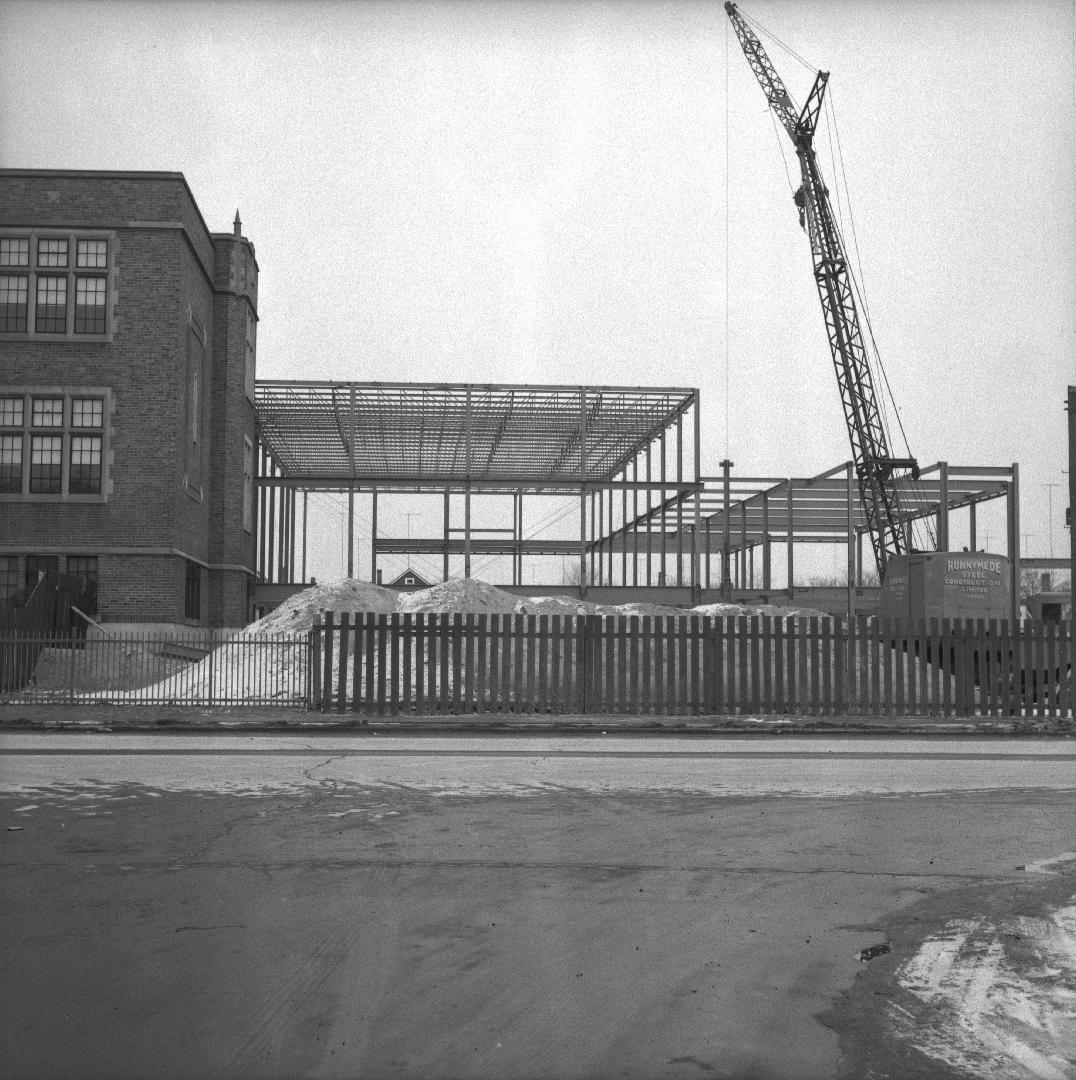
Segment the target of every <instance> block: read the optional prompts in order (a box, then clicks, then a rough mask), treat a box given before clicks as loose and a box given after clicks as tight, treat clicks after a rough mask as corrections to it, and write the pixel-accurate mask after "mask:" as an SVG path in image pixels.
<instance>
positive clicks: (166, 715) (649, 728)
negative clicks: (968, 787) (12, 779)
mask: <svg viewBox="0 0 1076 1080" xmlns="http://www.w3.org/2000/svg"><path fill="white" fill-rule="evenodd" d="M27 730H32V731H49V730H55V731H117V732H136V731H137V732H146V731H167V732H171V733H176V732H185V731H190V732H199V733H205V732H210V731H220V732H237V731H238V732H250V733H251V734H255V733H257V734H265V733H281V734H283V733H287V732H304V731H310V732H314V731H333V732H344V731H355V732H358V731H363V730H369V731H392V732H398V733H407V732H414V733H415V734H421V733H427V732H438V733H444V732H453V731H455V732H461V733H462V732H468V733H473V732H488V733H490V734H494V733H497V732H504V733H512V734H523V733H527V732H541V733H550V732H558V733H571V732H586V733H590V734H593V733H595V732H610V731H615V732H617V733H621V734H623V733H625V732H638V733H639V734H647V733H649V732H661V733H662V734H666V735H667V734H676V733H683V734H692V735H708V734H710V735H723V734H744V733H758V734H766V735H775V734H781V733H784V734H788V735H809V734H814V733H817V734H820V735H822V734H824V735H835V734H847V735H920V736H921V735H944V736H952V735H992V736H1015V737H1020V736H1031V735H1033V736H1043V735H1057V736H1062V737H1069V738H1071V737H1073V736H1076V723H1074V721H1073V718H1072V717H1071V716H1068V717H1041V716H1040V717H1026V718H1023V719H1019V718H1016V719H1014V718H1012V717H970V718H961V717H940V716H939V717H931V716H803V715H796V716H762V715H760V716H631V715H623V714H618V713H606V714H593V715H571V714H563V713H557V714H541V713H522V714H520V715H519V716H514V715H512V714H505V713H471V714H466V715H459V716H453V715H448V714H422V715H416V716H367V715H360V714H356V713H320V712H307V711H306V710H303V709H293V708H251V707H236V708H208V707H199V706H187V707H177V706H172V705H36V704H19V703H16V704H0V731H27Z"/></svg>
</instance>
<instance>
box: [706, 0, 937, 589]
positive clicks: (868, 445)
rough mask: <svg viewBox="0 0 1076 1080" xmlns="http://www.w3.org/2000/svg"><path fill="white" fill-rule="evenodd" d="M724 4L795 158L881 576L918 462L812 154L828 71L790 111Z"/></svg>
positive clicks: (743, 27) (761, 53)
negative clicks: (894, 411) (890, 409)
mask: <svg viewBox="0 0 1076 1080" xmlns="http://www.w3.org/2000/svg"><path fill="white" fill-rule="evenodd" d="M725 11H726V12H727V13H728V16H729V19H730V20H731V21H732V25H733V28H734V29H735V31H736V37H737V38H738V39H739V41H740V46H741V48H742V49H743V52H744V56H746V57H747V62H748V63H749V64H750V65H751V70H752V71H753V72H754V73H755V77H756V78H757V79H758V82H759V85H760V86H761V87H762V91H763V93H764V94H765V95H766V100H767V101H768V102H769V105H770V108H771V109H772V110H773V111H774V113H775V114H776V115H777V119H778V120H779V121H780V123H781V126H782V127H783V128H784V129H785V132H786V133H787V134H788V137H789V138H790V139H791V140H792V144H793V146H794V147H795V150H796V157H797V158H798V159H799V165H800V176H801V180H802V182H801V185H800V187H799V189H798V190H797V191H796V193H795V196H794V199H795V203H796V206H797V208H798V210H799V215H800V224H801V225H803V226H804V228H805V229H806V231H807V235H808V237H809V238H810V242H811V259H812V262H813V265H814V278H815V284H816V285H817V287H818V297H819V299H820V300H821V302H822V313H823V316H824V317H825V322H826V334H827V336H828V338H829V347H830V353H831V355H832V357H833V366H834V369H835V370H836V373H837V385H838V387H839V389H840V394H841V404H842V406H843V407H844V417H845V423H846V424H847V427H848V438H849V441H850V442H851V444H852V461H853V466H854V468H855V472H856V479H857V482H858V485H859V493H860V498H861V500H862V504H863V511H864V515H865V517H866V524H867V531H868V533H869V535H870V538H871V544H872V546H873V548H874V559H875V562H876V563H877V566H878V574H879V576H880V577H882V578H884V577H885V570H886V565H887V563H888V562H889V559H890V557H891V556H893V555H904V554H907V551H908V545H907V542H906V540H905V536H904V530H903V527H902V521H901V508H900V502H899V492H898V489H897V483H896V481H897V479H898V478H897V477H896V476H895V472H894V471H895V470H897V469H907V470H910V472H911V475H912V477H913V478H914V479H918V478H919V467H918V464H917V463H916V460H915V458H912V457H893V456H892V455H891V454H890V450H889V444H888V441H887V439H886V433H885V428H884V427H883V425H882V416H881V412H880V410H879V406H878V398H877V396H876V394H875V389H874V381H873V378H872V375H871V369H870V366H869V364H868V360H867V350H866V348H865V346H864V342H863V334H862V332H861V330H860V324H859V312H858V310H857V308H856V302H855V296H854V292H853V288H852V279H851V273H850V271H849V267H848V259H847V257H846V255H845V252H844V246H843V244H842V242H841V234H840V230H839V229H838V228H837V223H836V221H835V219H834V216H833V208H832V206H831V205H830V201H829V190H828V189H827V188H826V185H825V184H824V183H823V181H822V174H821V172H820V171H819V168H818V161H817V158H816V155H815V150H814V134H815V128H816V127H817V125H818V118H819V115H820V113H821V111H822V100H823V97H824V95H825V92H826V84H827V82H828V81H829V72H827V71H820V72H818V74H817V76H816V78H815V81H814V86H813V87H812V88H811V92H810V94H809V95H808V97H807V103H806V105H804V107H803V109H802V110H799V111H797V109H796V107H795V105H794V104H793V102H792V98H791V97H790V96H789V93H788V91H787V90H786V89H785V85H784V83H783V82H782V81H781V78H780V76H779V75H778V74H777V72H776V70H775V69H774V67H773V64H772V63H771V62H770V58H769V57H768V56H767V55H766V50H765V49H764V48H763V47H762V43H761V42H760V41H759V39H758V38H757V37H756V36H755V34H754V33H753V32H752V30H751V28H750V27H749V26H748V24H747V22H746V21H745V19H744V17H743V15H741V14H740V12H739V10H738V9H737V6H736V4H735V3H733V2H732V0H729V2H728V3H726V4H725Z"/></svg>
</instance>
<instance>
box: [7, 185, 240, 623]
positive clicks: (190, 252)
mask: <svg viewBox="0 0 1076 1080" xmlns="http://www.w3.org/2000/svg"><path fill="white" fill-rule="evenodd" d="M257 298H258V264H257V262H256V261H255V257H254V247H253V245H252V244H251V243H250V241H248V240H247V239H246V238H244V237H243V236H242V235H241V228H240V223H239V217H238V214H237V215H236V221H235V224H234V228H233V230H232V231H231V232H225V233H211V232H210V231H209V229H208V228H207V227H206V224H205V222H204V221H203V219H202V215H201V213H200V212H199V210H198V207H197V205H196V203H195V201H194V198H193V196H192V195H191V192H190V189H189V188H188V186H187V182H186V180H185V179H184V177H183V175H182V174H181V173H150V172H74V171H43V170H31V169H3V170H0V598H4V597H6V596H10V595H12V594H14V593H16V592H18V591H20V590H22V589H24V588H25V587H26V585H27V584H28V583H32V582H34V581H36V579H37V576H38V574H39V573H40V572H41V571H46V570H55V571H57V572H59V573H67V574H73V575H77V576H81V577H84V578H88V579H91V580H95V581H96V583H97V605H98V609H97V610H98V615H97V617H98V619H99V620H100V621H102V622H106V623H155V624H162V623H164V624H173V625H190V626H195V625H200V626H242V625H244V624H245V622H246V621H247V613H248V610H249V597H250V594H251V592H252V588H253V579H254V528H255V524H254V523H255V513H254V506H253V499H254V490H253V475H252V473H253V468H254V445H255V438H256V437H255V423H254V405H253V400H254V365H255V338H256V327H257Z"/></svg>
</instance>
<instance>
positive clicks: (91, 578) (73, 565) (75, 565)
mask: <svg viewBox="0 0 1076 1080" xmlns="http://www.w3.org/2000/svg"><path fill="white" fill-rule="evenodd" d="M67 576H68V577H74V578H78V579H79V580H80V581H81V582H83V583H84V584H85V586H86V594H87V595H86V603H87V604H88V605H89V606H88V608H87V610H86V614H87V615H96V614H97V556H96V555H68V556H67Z"/></svg>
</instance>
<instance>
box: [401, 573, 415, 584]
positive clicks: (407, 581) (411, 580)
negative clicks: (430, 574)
mask: <svg viewBox="0 0 1076 1080" xmlns="http://www.w3.org/2000/svg"><path fill="white" fill-rule="evenodd" d="M403 583H404V584H405V585H414V584H415V579H414V578H413V577H411V575H410V574H408V575H407V577H405V578H404V581H403Z"/></svg>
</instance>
